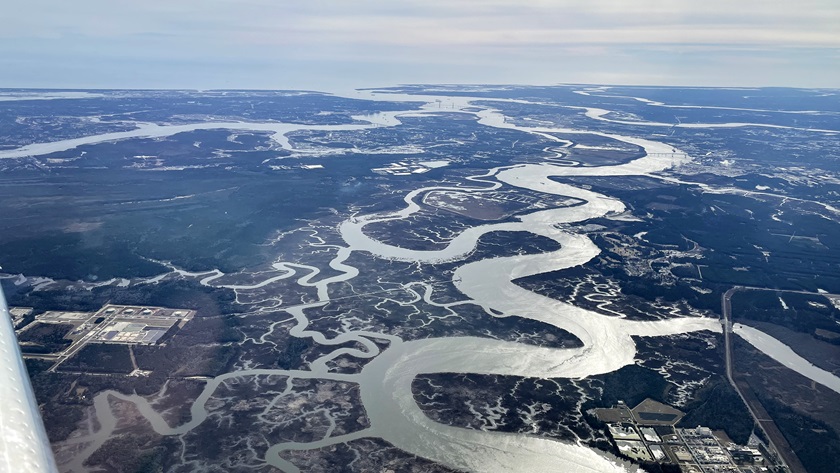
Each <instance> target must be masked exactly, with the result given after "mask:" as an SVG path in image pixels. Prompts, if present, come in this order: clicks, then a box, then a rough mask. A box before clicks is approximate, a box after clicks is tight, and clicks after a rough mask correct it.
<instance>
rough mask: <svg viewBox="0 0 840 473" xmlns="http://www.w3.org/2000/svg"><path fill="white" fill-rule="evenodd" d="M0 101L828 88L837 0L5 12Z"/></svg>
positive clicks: (374, 0)
mask: <svg viewBox="0 0 840 473" xmlns="http://www.w3.org/2000/svg"><path fill="white" fill-rule="evenodd" d="M0 11H2V18H3V27H2V29H0V71H2V73H0V87H68V88H107V87H112V88H121V87H126V88H268V89H276V88H306V89H332V88H339V87H340V88H349V87H368V86H383V85H393V84H397V83H494V84H501V83H520V84H557V83H599V84H649V85H700V86H777V85H781V86H799V87H840V1H838V0H797V1H775V0H670V1H666V0H483V1H478V0H406V1H401V0H304V1H291V0H288V1H286V0H236V1H234V0H131V1H123V0H72V1H64V0H26V1H18V2H12V1H11V0H6V2H5V5H4V6H3V8H2V10H0Z"/></svg>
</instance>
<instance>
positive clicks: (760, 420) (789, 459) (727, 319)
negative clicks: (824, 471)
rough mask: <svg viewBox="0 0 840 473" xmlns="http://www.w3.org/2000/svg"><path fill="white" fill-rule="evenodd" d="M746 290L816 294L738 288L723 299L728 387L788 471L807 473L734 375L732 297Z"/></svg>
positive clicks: (747, 389) (752, 396)
mask: <svg viewBox="0 0 840 473" xmlns="http://www.w3.org/2000/svg"><path fill="white" fill-rule="evenodd" d="M744 290H759V291H779V292H793V293H799V294H817V293H814V292H807V291H793V290H788V291H786V290H777V289H767V288H763V287H747V286H735V287H733V288H731V289H729V290H728V291H726V292H725V293H723V295H722V296H721V313H722V314H723V319H722V321H721V322H722V324H723V340H724V345H725V348H726V378H727V379H729V384H731V385H732V387H733V388H735V391H736V392H737V393H738V395H739V396H740V397H741V400H743V401H744V404H745V405H746V406H747V409H748V410H749V411H750V415H752V418H753V419H754V420H755V422H756V423H757V424H758V426H759V427H760V428H761V429H762V430H763V431H764V434H765V437H766V438H767V439H768V440H769V441H770V447H771V449H773V450H775V451H776V452H777V453H778V454H779V456H780V457H781V458H782V460H783V461H784V462H785V464H786V465H787V467H788V468H789V469H790V471H791V473H807V470H805V467H804V466H803V465H802V462H800V461H799V457H797V456H796V453H794V451H793V449H792V448H791V446H790V443H788V441H787V439H786V438H785V436H784V435H783V434H782V432H781V431H780V430H779V427H778V426H777V425H776V422H774V421H773V419H772V418H771V417H770V414H769V413H768V412H767V410H765V409H764V406H762V405H761V402H760V401H759V400H758V398H757V397H756V396H755V394H754V393H753V392H752V389H751V388H750V386H749V384H748V383H747V382H746V380H744V379H743V378H742V377H740V376H738V375H737V373H734V371H733V360H732V295H733V294H735V292H737V291H744ZM819 295H824V296H827V295H833V294H819Z"/></svg>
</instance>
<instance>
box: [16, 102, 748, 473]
mask: <svg viewBox="0 0 840 473" xmlns="http://www.w3.org/2000/svg"><path fill="white" fill-rule="evenodd" d="M351 96H352V98H367V99H371V100H388V101H411V102H418V101H420V102H424V103H426V105H424V106H422V107H421V108H420V109H418V110H410V111H404V112H389V113H385V114H379V115H377V116H375V117H357V119H359V120H365V121H367V122H368V123H363V124H353V125H341V126H311V125H291V124H276V123H271V124H254V123H239V122H237V123H204V124H193V125H178V126H159V125H150V124H144V125H142V126H141V127H140V128H138V129H137V130H134V131H130V132H120V133H111V134H106V135H99V136H95V137H87V138H82V139H77V140H66V141H64V142H58V143H46V144H38V145H30V146H27V147H25V148H20V149H18V150H9V151H2V152H0V157H19V156H27V155H31V154H41V153H46V152H53V151H58V150H67V149H71V148H74V147H76V146H79V145H81V144H87V143H98V142H103V141H110V140H116V139H126V138H138V137H150V136H165V135H169V134H173V133H176V132H180V131H189V130H195V129H210V128H228V129H234V130H236V129H247V130H268V131H273V132H274V135H273V136H274V139H275V140H276V142H277V143H278V144H279V145H280V146H281V147H283V148H286V149H293V146H292V145H291V144H290V143H289V141H288V139H286V137H285V134H286V133H288V132H289V131H292V130H301V129H312V130H325V129H329V130H354V129H363V128H368V127H371V126H377V125H385V126H394V125H397V124H399V123H400V122H399V118H400V117H403V116H425V115H428V114H434V113H439V112H440V111H441V110H439V109H438V108H437V106H436V105H437V104H439V103H440V101H441V100H444V101H445V103H447V105H451V108H450V109H447V110H446V111H447V112H455V113H464V114H472V115H475V116H476V117H477V118H478V121H479V123H480V124H482V125H485V126H489V127H495V128H505V129H516V130H519V131H521V132H524V133H533V134H538V135H540V136H548V135H547V134H548V133H576V134H582V133H589V134H593V135H598V136H602V137H607V138H611V139H615V140H620V141H623V142H626V143H630V144H633V145H636V146H640V147H641V148H643V149H644V151H645V153H644V156H643V157H641V158H638V159H636V160H633V161H631V162H628V163H625V164H619V165H614V166H601V167H583V166H560V165H557V164H556V163H552V162H548V163H541V164H524V165H517V166H509V167H502V168H495V169H492V170H489V171H488V172H487V173H486V174H482V175H480V176H473V179H476V178H479V177H480V178H481V184H482V186H480V187H479V186H477V187H474V188H469V187H457V190H459V191H461V192H473V193H481V192H487V191H488V190H493V189H497V188H499V187H502V186H510V187H515V188H521V189H527V190H530V191H536V192H540V193H544V194H548V195H558V196H567V197H573V198H575V199H579V200H581V201H583V204H581V205H576V206H571V207H564V208H554V209H547V210H540V211H535V212H532V213H527V214H524V215H520V216H518V218H517V219H516V220H515V221H512V222H505V223H495V224H494V223H490V224H486V225H480V226H476V227H472V228H469V229H466V230H464V231H463V232H461V233H460V234H458V235H457V236H456V237H455V238H453V239H452V240H451V241H449V243H448V244H447V246H446V247H444V248H442V249H439V250H434V251H426V250H417V249H412V248H407V247H401V246H394V245H390V244H387V243H385V242H382V241H378V240H376V239H374V238H372V237H370V236H369V235H367V234H366V232H365V227H366V226H367V225H369V224H371V223H377V222H388V221H394V220H398V219H405V218H410V217H411V215H412V214H414V213H415V212H417V211H419V210H420V209H421V205H422V204H421V203H419V201H420V198H421V197H422V195H423V194H424V193H426V192H429V191H431V190H441V189H451V188H448V187H429V188H424V189H417V190H414V191H411V192H409V193H408V194H407V195H406V197H405V199H404V201H405V207H404V208H403V209H399V210H396V211H394V212H391V213H386V214H375V215H362V216H354V217H353V218H350V219H348V220H346V221H344V222H343V223H341V225H340V226H339V231H340V233H341V236H342V238H343V239H344V242H345V243H346V247H342V248H340V250H339V251H338V254H337V256H336V257H335V258H334V259H333V260H332V261H331V262H330V266H331V267H332V268H333V269H334V270H336V271H338V272H339V273H340V274H339V275H337V276H333V277H331V278H329V279H325V280H321V281H319V282H318V283H311V282H310V280H311V279H313V278H314V276H315V275H316V274H318V269H317V268H314V267H311V266H306V265H301V264H292V263H278V264H277V265H275V269H277V270H278V271H283V274H281V275H279V276H275V277H273V278H272V279H270V280H266V281H263V282H261V283H257V284H255V285H253V286H235V287H234V288H239V289H243V288H248V287H261V286H264V285H267V284H271V283H275V282H278V281H280V280H284V279H291V278H292V277H293V276H294V275H296V274H297V273H298V272H300V271H306V274H305V275H303V276H301V277H299V278H298V279H296V280H295V283H297V284H301V285H304V286H307V285H308V286H317V289H318V298H319V301H318V302H315V303H312V304H310V305H309V306H296V307H287V308H286V311H287V312H288V313H289V314H290V315H291V316H292V317H293V319H294V320H295V324H296V325H295V327H294V328H293V329H292V332H291V333H292V335H294V336H296V337H311V338H313V339H314V340H315V341H316V342H318V343H319V344H322V345H338V344H342V343H346V342H348V341H355V342H358V343H359V344H361V346H362V347H363V348H362V349H347V348H344V349H339V350H336V351H334V352H333V353H330V354H328V355H325V356H324V357H322V358H321V359H319V360H315V361H313V362H312V363H311V364H310V370H308V371H286V370H242V371H236V372H233V373H228V374H225V375H222V376H219V377H217V378H215V379H213V380H210V381H209V382H208V384H207V385H206V387H205V389H204V392H203V393H202V394H201V396H200V397H199V398H198V399H197V400H196V401H195V403H194V404H193V405H192V407H191V413H192V419H191V420H190V421H189V422H188V423H186V424H183V425H181V426H177V427H172V426H170V425H168V424H167V423H166V422H165V421H164V420H163V418H162V417H161V416H160V414H158V413H157V412H155V410H154V408H153V407H152V406H151V405H150V404H149V402H148V401H147V400H146V399H145V398H142V397H140V396H136V395H135V396H127V395H124V394H121V393H117V392H113V391H108V392H103V393H100V394H99V395H98V396H97V397H96V399H95V410H96V416H97V418H98V420H99V423H100V425H101V428H100V429H99V430H98V431H97V432H96V433H94V434H91V435H89V436H85V437H78V438H75V439H71V440H69V441H67V442H65V444H66V443H85V444H86V445H85V447H84V451H83V452H82V453H80V454H78V455H76V457H75V458H74V460H73V462H72V463H70V464H67V465H65V468H69V469H70V470H72V471H77V472H80V471H85V470H86V468H85V467H84V465H83V461H84V459H86V458H87V457H88V456H89V455H90V454H92V453H93V452H94V451H95V450H96V449H97V448H99V447H100V446H101V445H102V444H103V443H104V442H105V441H106V440H107V438H108V437H109V436H110V435H111V432H113V429H114V428H115V426H116V418H115V417H114V414H113V413H112V411H111V408H110V406H109V401H108V400H109V398H110V397H111V396H113V397H116V398H120V399H123V400H127V401H131V402H133V403H134V404H136V406H137V408H138V409H139V410H140V412H141V413H142V414H143V415H144V416H145V417H146V418H147V419H149V421H150V423H151V425H152V427H153V428H154V430H155V431H157V432H158V433H160V434H162V435H180V434H184V433H186V432H189V430H190V429H192V428H193V427H195V426H196V425H198V424H200V423H201V422H203V421H204V420H205V419H206V418H207V416H208V412H207V410H206V409H205V403H206V402H207V400H208V399H209V398H210V397H211V396H212V394H213V392H214V391H215V390H216V388H217V387H218V386H219V384H220V383H221V382H223V381H225V380H226V379H229V378H233V377H243V376H265V375H282V376H289V377H292V378H319V379H332V380H341V381H349V382H354V383H358V384H359V385H360V387H361V397H362V401H363V404H364V408H365V410H366V412H367V415H368V418H369V420H370V427H369V428H367V429H364V430H361V431H358V432H354V433H351V434H347V435H343V436H337V437H330V436H327V437H326V438H324V439H322V440H319V441H317V442H312V443H284V444H279V445H274V446H273V447H271V448H270V449H269V450H268V452H267V453H266V455H265V457H266V461H267V462H268V463H269V464H271V465H274V466H276V467H278V468H280V469H282V470H284V471H291V472H295V471H297V468H296V467H295V466H294V465H292V464H291V463H289V462H288V461H286V460H284V459H283V455H282V454H283V452H284V451H286V450H310V449H315V448H320V447H323V446H327V445H332V444H337V443H341V442H346V441H350V440H354V439H359V438H363V437H379V438H382V439H384V440H385V441H387V442H390V443H391V444H393V445H395V446H396V447H398V448H400V449H402V450H404V451H406V452H408V453H410V454H414V455H418V456H421V457H424V458H428V459H430V460H432V461H435V462H439V463H441V464H444V465H447V466H450V467H453V468H456V469H462V470H466V471H478V472H498V471H539V472H568V471H581V472H619V471H627V470H632V469H633V467H632V466H630V465H628V464H625V463H622V462H620V461H618V460H617V459H615V458H612V457H610V456H608V455H605V454H603V453H600V452H596V451H595V450H592V449H590V448H588V447H586V446H583V445H579V444H574V443H566V442H558V441H553V440H548V439H543V438H537V437H532V436H527V435H515V434H505V433H498V432H485V431H480V430H470V429H463V428H456V427H451V426H446V425H443V424H439V423H437V422H434V421H432V420H430V419H429V418H428V417H426V415H425V414H424V413H423V412H422V410H421V409H420V408H419V406H418V405H417V404H416V402H415V401H414V397H413V395H412V392H411V383H412V380H413V379H414V378H415V377H416V376H417V375H419V374H426V373H440V372H455V373H480V374H497V375H516V376H528V377H543V378H558V377H564V378H584V377H587V376H593V375H597V374H603V373H608V372H612V371H615V370H617V369H619V368H621V367H623V366H626V365H628V364H631V363H633V362H634V358H635V356H636V346H635V343H634V341H633V338H632V337H633V336H641V337H655V336H665V335H672V334H679V333H686V332H691V331H700V330H709V331H714V332H720V330H721V327H720V324H719V321H718V320H717V319H709V318H697V317H686V318H675V319H668V320H661V321H632V320H628V319H625V318H622V317H609V316H604V315H600V314H598V313H595V312H592V311H589V310H585V309H583V308H580V307H576V306H573V305H569V304H566V303H563V302H559V301H557V300H554V299H550V298H547V297H544V296H541V295H539V294H536V293H534V292H531V291H528V290H526V289H523V288H522V287H520V286H518V285H516V284H515V283H514V281H515V280H516V279H519V278H524V277H528V276H532V275H536V274H541V273H546V272H551V271H559V270H563V269H567V268H571V267H574V266H578V265H582V264H585V263H586V262H588V261H590V260H591V259H592V258H594V257H596V256H597V255H598V254H599V252H600V250H599V248H598V247H597V246H596V245H595V244H594V243H593V242H592V241H591V240H590V239H589V238H588V237H587V236H586V235H585V234H582V233H579V232H576V231H575V227H574V225H575V224H577V223H580V222H584V221H586V220H589V219H593V218H598V217H603V216H608V215H613V214H618V213H621V212H624V211H625V210H626V208H625V205H624V204H623V203H622V202H621V201H619V200H617V199H615V198H612V197H609V196H605V195H602V194H599V193H596V192H593V191H591V190H586V189H582V188H579V187H575V186H572V185H569V184H563V183H559V182H556V181H554V180H552V177H564V176H633V175H647V174H649V173H655V172H658V171H662V170H665V169H668V168H670V167H673V166H677V165H680V164H682V163H684V162H686V161H687V160H688V159H689V158H688V157H687V155H686V154H685V153H682V152H680V151H679V150H676V149H673V148H672V147H671V146H670V145H666V144H663V143H658V142H655V141H650V140H646V139H641V138H636V137H629V136H621V135H615V134H606V133H600V132H588V131H585V130H583V131H582V130H572V129H567V128H553V127H524V126H519V125H514V124H512V123H508V122H507V121H506V120H505V116H504V115H502V114H501V113H500V112H498V111H497V110H493V109H490V108H484V107H477V106H475V105H472V103H471V102H472V101H475V100H483V101H488V100H494V99H487V98H480V99H479V98H469V97H449V96H445V97H437V96H417V95H399V94H377V93H373V92H366V93H364V94H362V93H354V94H351ZM592 110H595V109H592ZM603 112H605V113H601V111H594V112H593V111H591V110H590V111H588V112H587V113H588V114H590V115H591V118H597V119H604V118H603V116H604V115H605V114H606V111H603ZM595 115H597V117H596V116H595ZM634 124H636V123H634ZM693 126H699V125H693ZM713 126H727V125H713ZM729 126H742V124H729ZM558 142H562V143H565V144H566V145H567V146H568V143H569V142H567V141H564V140H559V139H558ZM521 231H526V232H530V233H532V234H534V235H539V236H541V237H546V238H549V239H551V240H553V241H555V242H557V243H559V245H560V249H558V250H556V251H551V252H546V253H542V254H534V255H519V256H510V257H497V258H488V259H484V260H480V261H475V262H471V263H468V264H464V265H462V266H460V267H459V268H457V270H456V271H455V273H454V276H453V284H454V285H455V287H456V288H457V289H458V290H459V291H461V292H462V293H463V294H464V295H465V296H466V297H467V298H469V299H471V300H472V301H474V303H476V304H478V305H480V306H482V307H484V308H486V309H488V314H494V315H493V316H497V317H507V316H511V315H517V316H520V317H525V318H529V319H533V320H537V321H541V322H544V323H548V324H551V325H553V326H556V327H559V328H561V329H564V330H567V331H568V332H570V333H572V334H573V335H575V336H576V337H577V338H578V339H580V341H581V342H582V346H581V347H579V348H568V349H555V348H542V347H537V346H531V345H525V344H519V343H514V342H503V341H496V340H491V339H485V338H477V337H448V338H431V339H424V340H416V341H403V340H401V339H400V338H397V337H393V336H389V335H384V334H381V333H373V332H366V331H361V330H360V331H350V332H347V333H345V334H341V335H338V336H333V337H332V338H330V337H328V336H327V335H325V334H322V333H320V332H318V331H315V330H312V329H309V327H308V320H307V318H306V314H305V311H306V309H308V308H310V307H316V306H318V305H323V304H326V303H328V302H329V301H330V296H329V291H328V289H329V285H330V284H333V283H335V282H339V281H347V280H350V279H352V278H353V277H355V276H356V275H357V274H358V270H357V269H356V268H354V267H352V266H350V265H348V264H346V260H347V258H348V257H349V256H350V254H351V253H352V252H366V253H369V254H371V255H373V256H374V257H377V258H382V259H394V260H401V261H411V262H419V263H434V262H441V261H458V260H459V259H461V258H463V257H464V256H465V255H468V254H469V253H470V252H471V251H472V250H473V249H474V248H475V247H476V244H477V242H478V240H479V238H481V237H482V236H483V235H486V234H488V233H490V232H521ZM202 274H203V275H205V277H204V279H203V281H204V282H205V283H206V284H210V283H211V282H212V281H213V280H214V279H217V278H219V277H220V276H221V275H222V274H221V273H220V272H207V273H202ZM491 309H492V310H491ZM488 316H490V315H488ZM272 329H273V328H272ZM740 334H741V335H742V336H743V331H742V333H740ZM371 338H379V339H387V340H388V341H389V342H390V346H389V348H388V349H386V350H384V351H381V350H380V349H379V348H378V346H377V345H376V344H375V343H373V342H372V341H371V340H370V339H371ZM342 354H346V355H352V356H355V357H357V358H363V359H371V358H372V360H371V361H370V362H369V363H368V364H367V365H366V366H365V367H364V369H363V370H362V371H361V373H359V374H336V373H332V372H330V371H329V370H328V365H327V361H329V360H332V359H334V358H335V357H336V356H339V355H342Z"/></svg>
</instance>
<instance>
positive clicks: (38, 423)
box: [0, 289, 58, 473]
mask: <svg viewBox="0 0 840 473" xmlns="http://www.w3.org/2000/svg"><path fill="white" fill-rule="evenodd" d="M56 471H58V470H57V469H56V466H55V459H54V458H53V454H52V450H51V449H50V441H49V440H48V439H47V433H46V431H45V430H44V423H43V421H42V420H41V413H40V412H39V410H38V402H37V401H36V400H35V394H34V393H33V392H32V385H31V384H30V383H29V375H28V374H27V372H26V366H25V365H24V364H23V358H22V357H21V355H20V348H19V347H18V342H17V337H16V336H15V329H14V326H12V319H11V317H10V316H9V307H8V306H7V305H6V296H4V295H3V289H0V473H53V472H56Z"/></svg>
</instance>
